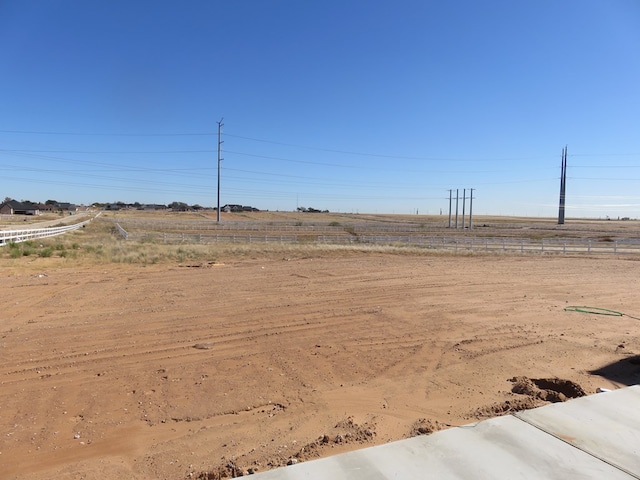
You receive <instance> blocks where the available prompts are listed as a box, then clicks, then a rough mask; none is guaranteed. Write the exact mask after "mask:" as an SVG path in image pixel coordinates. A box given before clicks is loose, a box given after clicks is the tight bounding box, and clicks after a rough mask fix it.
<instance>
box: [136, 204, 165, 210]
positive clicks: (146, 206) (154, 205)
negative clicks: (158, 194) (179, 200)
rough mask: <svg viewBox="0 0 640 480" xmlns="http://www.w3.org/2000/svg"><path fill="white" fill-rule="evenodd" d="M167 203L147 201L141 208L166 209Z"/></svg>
mask: <svg viewBox="0 0 640 480" xmlns="http://www.w3.org/2000/svg"><path fill="white" fill-rule="evenodd" d="M166 209H167V206H166V205H158V204H153V203H147V204H144V205H142V206H141V207H140V210H166Z"/></svg>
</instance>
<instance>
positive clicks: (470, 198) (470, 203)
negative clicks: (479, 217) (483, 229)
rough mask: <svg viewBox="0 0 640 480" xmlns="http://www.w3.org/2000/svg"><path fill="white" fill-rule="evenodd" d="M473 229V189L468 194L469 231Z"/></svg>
mask: <svg viewBox="0 0 640 480" xmlns="http://www.w3.org/2000/svg"><path fill="white" fill-rule="evenodd" d="M471 229H473V188H472V189H471V193H470V194H469V230H471Z"/></svg>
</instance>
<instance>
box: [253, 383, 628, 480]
mask: <svg viewBox="0 0 640 480" xmlns="http://www.w3.org/2000/svg"><path fill="white" fill-rule="evenodd" d="M639 448H640V386H635V387H630V388H627V389H622V390H618V391H615V392H609V393H602V394H597V395H592V396H589V397H583V398H579V399H575V400H571V401H569V402H566V403H559V404H553V405H547V406H545V407H541V408H538V409H534V410H530V411H527V412H520V413H518V414H517V416H515V415H513V416H505V417H498V418H494V419H490V420H486V421H483V422H479V423H476V424H472V425H468V426H463V427H456V428H451V429H449V430H444V431H441V432H437V433H434V434H432V435H428V436H419V437H414V438H410V439H407V440H401V441H398V442H392V443H388V444H385V445H379V446H376V447H371V448H365V449H362V450H358V451H354V452H350V453H345V454H342V455H336V456H333V457H328V458H323V459H319V460H313V461H309V462H305V463H299V464H297V465H292V466H289V467H283V468H279V469H276V470H271V471H268V472H262V473H259V474H256V475H254V477H256V478H257V479H259V480H268V479H272V480H293V479H313V480H320V479H356V480H360V479H362V480H363V479H374V480H376V479H396V478H402V479H410V478H434V479H436V478H437V479H444V480H454V479H479V480H483V479H487V480H489V479H491V480H495V479H510V480H511V479H526V480H529V479H536V480H537V479H541V478H545V479H558V480H559V479H563V480H566V479H576V480H577V479H596V478H597V479H599V480H601V479H603V478H606V479H612V480H615V479H630V478H640V454H639V451H638V449H639Z"/></svg>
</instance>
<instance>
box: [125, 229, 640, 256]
mask: <svg viewBox="0 0 640 480" xmlns="http://www.w3.org/2000/svg"><path fill="white" fill-rule="evenodd" d="M116 229H117V230H118V232H119V233H120V235H122V237H123V238H124V239H126V240H136V241H142V242H145V241H146V242H154V243H166V244H212V243H262V244H266V243H282V244H294V243H301V244H302V243H306V244H313V243H316V244H332V245H364V244H374V245H411V246H418V247H423V248H428V249H434V250H453V251H456V252H461V253H462V252H512V253H543V254H640V239H616V240H612V241H598V240H592V239H581V238H566V239H542V240H532V239H518V238H500V237H437V236H423V235H309V234H308V233H304V232H299V233H300V234H299V235H295V234H289V235H266V234H265V235H258V234H246V235H244V234H211V233H178V232H127V231H126V230H124V228H122V227H121V226H120V225H117V226H116Z"/></svg>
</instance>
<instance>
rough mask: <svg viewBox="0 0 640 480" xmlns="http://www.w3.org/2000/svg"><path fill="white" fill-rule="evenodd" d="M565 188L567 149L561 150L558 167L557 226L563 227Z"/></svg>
mask: <svg viewBox="0 0 640 480" xmlns="http://www.w3.org/2000/svg"><path fill="white" fill-rule="evenodd" d="M566 188H567V147H566V146H565V147H564V148H563V149H562V165H561V167H560V206H559V208H558V225H564V205H565V201H566V194H567V191H566Z"/></svg>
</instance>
